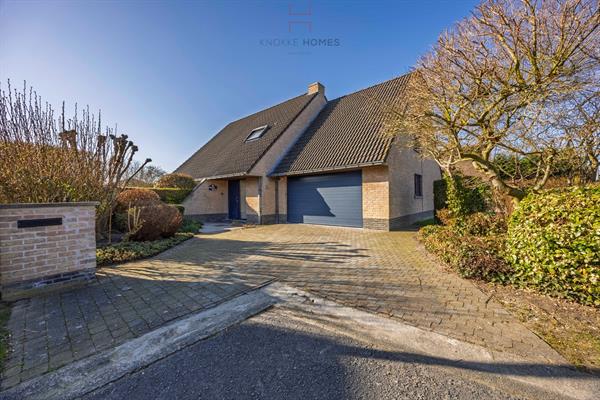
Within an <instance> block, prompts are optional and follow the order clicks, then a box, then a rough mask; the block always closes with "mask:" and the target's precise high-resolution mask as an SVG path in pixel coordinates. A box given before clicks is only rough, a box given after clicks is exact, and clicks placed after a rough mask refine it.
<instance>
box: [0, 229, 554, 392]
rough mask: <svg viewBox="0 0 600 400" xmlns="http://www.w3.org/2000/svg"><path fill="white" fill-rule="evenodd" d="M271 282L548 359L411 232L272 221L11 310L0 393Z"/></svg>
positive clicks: (105, 273)
mask: <svg viewBox="0 0 600 400" xmlns="http://www.w3.org/2000/svg"><path fill="white" fill-rule="evenodd" d="M273 279H278V280H280V281H283V282H284V283H286V284H288V285H291V286H296V287H298V288H301V289H303V290H307V291H310V292H313V293H314V294H315V295H317V296H320V297H324V298H327V299H329V300H332V301H336V302H338V303H340V304H344V305H348V306H351V307H357V308H362V309H364V310H366V311H369V312H374V313H378V314H381V315H383V316H386V317H388V318H393V319H397V320H400V321H403V322H406V323H409V324H412V325H415V326H417V327H420V328H423V329H428V330H433V331H435V332H439V333H442V334H444V335H447V336H450V337H454V338H457V339H460V340H466V341H469V342H472V343H476V344H481V345H484V346H487V347H489V348H491V349H494V350H500V351H507V352H512V353H516V354H520V355H525V356H529V355H532V354H534V355H536V356H537V357H540V358H542V359H544V360H554V359H555V357H556V355H555V353H554V352H553V351H552V350H551V349H550V348H549V347H548V345H547V344H546V343H544V342H543V341H542V340H540V339H539V338H537V336H535V335H534V334H532V333H531V332H529V331H528V330H527V329H526V328H525V327H523V326H522V325H521V324H519V323H518V322H517V321H516V320H515V319H514V318H513V317H512V316H511V315H510V314H509V313H508V312H506V311H505V310H504V309H502V307H501V306H500V305H499V304H498V303H496V302H495V301H493V300H490V299H488V297H487V296H486V295H484V294H483V293H482V292H481V291H479V290H478V289H477V288H476V287H475V286H474V285H473V284H471V283H470V282H468V281H467V280H464V279H462V278H460V277H459V276H457V275H456V274H454V273H451V272H446V271H444V270H443V269H441V268H439V266H437V265H435V263H433V262H432V261H431V258H429V257H428V256H427V255H426V254H425V252H424V251H423V250H422V249H421V247H420V246H419V244H418V242H417V241H416V239H415V234H414V233H413V232H377V231H368V230H360V229H350V228H337V227H321V226H310V225H271V226H259V227H255V228H247V229H238V230H232V231H229V232H225V233H220V234H215V235H206V236H198V237H196V238H193V239H190V240H188V241H186V242H185V243H183V244H181V245H179V246H177V247H176V248H174V249H172V250H170V251H167V252H165V253H162V254H160V255H158V256H156V257H154V258H151V259H147V260H143V261H139V262H132V263H127V264H123V265H120V266H116V267H111V268H101V269H99V270H98V271H97V274H96V280H95V281H94V282H92V283H90V284H88V285H87V286H85V287H83V288H79V289H75V290H70V291H66V292H62V293H54V294H49V295H47V296H40V297H35V298H32V299H28V300H21V301H18V302H16V303H14V304H13V305H12V313H11V317H10V320H9V321H8V324H7V327H8V329H9V331H10V333H11V336H10V343H9V345H10V351H9V353H8V357H7V360H6V363H5V374H4V375H3V381H2V387H3V388H7V387H10V386H13V385H15V384H18V383H19V382H21V381H24V380H26V379H29V378H33V377H35V376H37V375H40V374H42V373H44V372H47V371H48V370H51V369H55V368H59V367H60V366H63V365H65V364H67V363H69V362H71V361H74V360H77V359H80V358H83V357H86V356H88V355H90V354H93V353H94V352H97V351H102V350H105V349H108V348H111V347H114V346H117V345H119V344H121V343H123V342H124V341H126V340H128V339H131V338H133V337H137V336H140V335H143V334H145V333H147V332H149V331H150V330H151V329H154V328H157V327H159V326H161V325H163V324H165V323H168V322H169V321H172V320H173V319H176V318H181V317H183V316H185V315H186V314H188V313H190V312H197V311H201V310H203V309H206V308H209V307H212V306H214V305H216V304H218V303H220V302H223V301H226V300H228V299H230V298H232V297H234V296H237V295H239V294H241V293H245V292H247V291H249V290H252V289H253V288H256V287H259V286H262V285H264V284H266V283H268V282H269V281H271V280H273Z"/></svg>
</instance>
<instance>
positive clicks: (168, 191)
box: [125, 187, 192, 204]
mask: <svg viewBox="0 0 600 400" xmlns="http://www.w3.org/2000/svg"><path fill="white" fill-rule="evenodd" d="M130 189H146V190H152V191H153V192H154V193H156V194H157V195H158V197H159V198H160V200H161V201H163V202H165V203H167V204H181V203H182V202H183V200H185V198H186V197H187V196H188V195H189V194H190V192H191V191H192V189H180V188H136V187H130V188H127V189H125V190H130Z"/></svg>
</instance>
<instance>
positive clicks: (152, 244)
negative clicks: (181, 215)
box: [96, 232, 194, 266]
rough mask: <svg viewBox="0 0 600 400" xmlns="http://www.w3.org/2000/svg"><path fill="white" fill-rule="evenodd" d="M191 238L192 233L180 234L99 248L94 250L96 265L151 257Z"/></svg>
mask: <svg viewBox="0 0 600 400" xmlns="http://www.w3.org/2000/svg"><path fill="white" fill-rule="evenodd" d="M192 236H194V234H193V233H187V232H186V233H184V232H180V233H176V234H175V236H173V237H170V238H167V239H159V240H153V241H148V242H120V243H115V244H110V245H105V246H101V247H98V248H97V249H96V263H97V265H98V266H102V265H111V264H118V263H122V262H126V261H132V260H139V259H142V258H147V257H152V256H154V255H156V254H158V253H162V252H163V251H165V250H167V249H170V248H171V247H173V246H175V245H178V244H179V243H181V242H183V241H185V240H188V239H189V238H191V237H192Z"/></svg>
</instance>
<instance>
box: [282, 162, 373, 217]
mask: <svg viewBox="0 0 600 400" xmlns="http://www.w3.org/2000/svg"><path fill="white" fill-rule="evenodd" d="M287 190H288V222H292V223H306V224H319V225H339V226H356V227H362V176H361V172H360V171H353V172H345V173H339V174H328V175H311V176H301V177H295V178H289V179H288V187H287Z"/></svg>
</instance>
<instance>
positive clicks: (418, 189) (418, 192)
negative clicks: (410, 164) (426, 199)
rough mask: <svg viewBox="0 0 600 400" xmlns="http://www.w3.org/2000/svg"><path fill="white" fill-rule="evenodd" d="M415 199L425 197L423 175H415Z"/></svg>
mask: <svg viewBox="0 0 600 400" xmlns="http://www.w3.org/2000/svg"><path fill="white" fill-rule="evenodd" d="M415 197H423V175H419V174H415Z"/></svg>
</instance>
